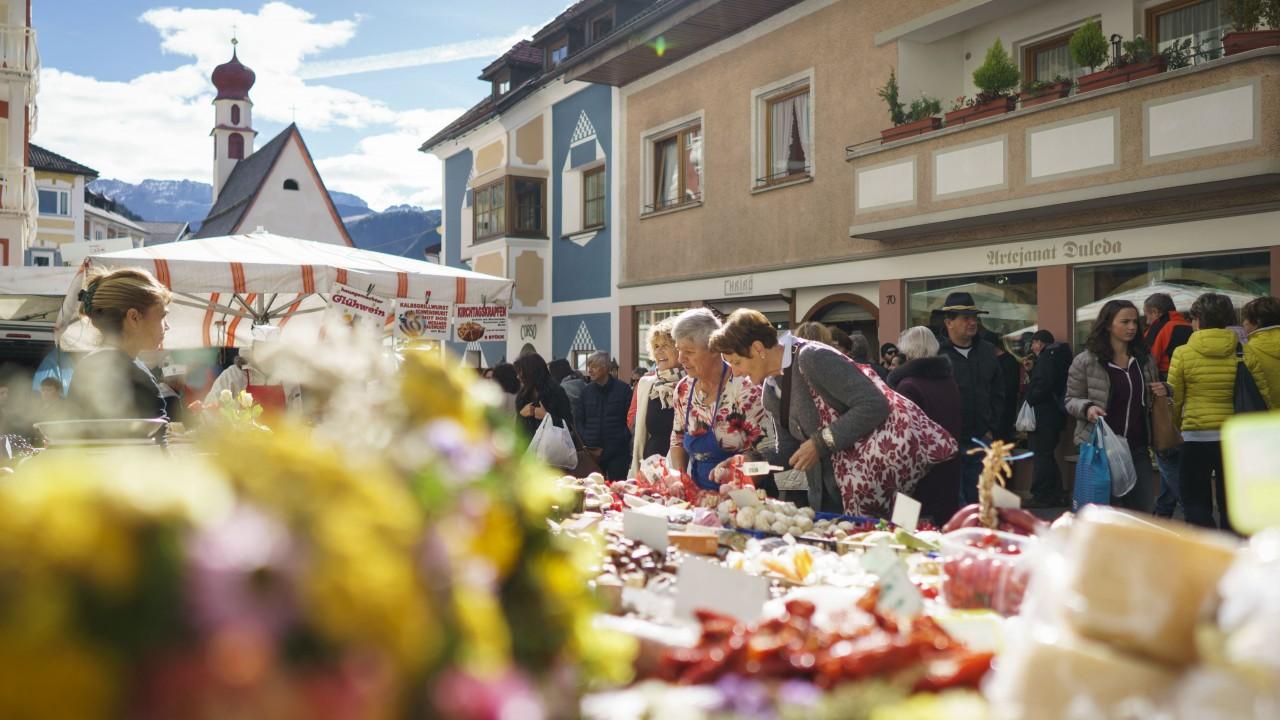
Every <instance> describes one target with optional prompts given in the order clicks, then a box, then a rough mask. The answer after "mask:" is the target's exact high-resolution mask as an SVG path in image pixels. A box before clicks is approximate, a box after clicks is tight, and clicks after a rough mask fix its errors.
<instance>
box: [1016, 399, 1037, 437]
mask: <svg viewBox="0 0 1280 720" xmlns="http://www.w3.org/2000/svg"><path fill="white" fill-rule="evenodd" d="M1013 429H1015V430H1017V431H1019V432H1028V433H1029V432H1035V431H1036V411H1035V410H1034V409H1033V408H1032V407H1031V404H1030V403H1028V402H1027V401H1026V400H1023V401H1022V407H1021V408H1018V421H1017V422H1016V423H1014V425H1013Z"/></svg>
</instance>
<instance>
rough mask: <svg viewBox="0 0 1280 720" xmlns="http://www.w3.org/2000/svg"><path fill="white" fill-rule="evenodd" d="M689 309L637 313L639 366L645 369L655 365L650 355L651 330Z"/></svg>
mask: <svg viewBox="0 0 1280 720" xmlns="http://www.w3.org/2000/svg"><path fill="white" fill-rule="evenodd" d="M688 309H689V306H688V305H677V306H675V307H665V308H658V309H656V310H637V311H636V351H637V353H636V355H637V359H638V360H639V364H641V365H644V366H645V367H652V366H653V364H654V361H653V356H652V355H650V354H649V328H651V327H653V326H654V325H657V324H658V323H660V322H662V321H663V320H668V319H670V318H673V317H676V316H677V315H679V314H680V313H682V312H684V311H685V310H688Z"/></svg>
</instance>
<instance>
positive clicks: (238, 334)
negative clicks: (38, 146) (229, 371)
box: [57, 231, 512, 350]
mask: <svg viewBox="0 0 1280 720" xmlns="http://www.w3.org/2000/svg"><path fill="white" fill-rule="evenodd" d="M130 267H136V268H142V269H144V270H147V271H149V272H151V273H152V274H153V275H155V276H156V279H158V280H159V281H160V282H161V283H163V284H164V285H165V286H166V287H168V288H169V289H170V290H172V291H173V293H174V299H173V304H172V305H171V306H170V319H169V324H170V328H171V329H170V331H169V333H168V334H167V335H166V336H165V346H166V347H170V348H183V347H223V346H225V347H244V346H247V345H249V344H250V342H251V338H250V333H249V329H250V327H252V326H253V325H275V326H277V327H280V328H281V330H282V331H284V330H286V326H290V325H292V326H306V327H308V328H317V327H318V325H319V321H320V318H321V316H322V315H323V313H322V312H320V311H322V310H324V309H325V307H326V305H325V301H324V297H323V296H324V295H327V294H328V293H329V292H330V291H331V290H332V289H333V288H334V286H335V285H348V286H351V287H354V288H356V289H358V290H361V291H364V292H368V293H370V294H374V295H379V296H382V297H386V298H404V299H409V300H414V301H417V302H422V301H424V300H426V299H427V298H430V301H431V302H433V303H441V304H463V303H473V304H480V303H488V304H499V305H509V304H510V302H511V289H512V282H511V281H510V280H507V279H505V278H500V277H494V276H492V275H485V274H483V273H477V272H471V271H469V270H460V269H458V268H452V267H447V266H444V265H437V264H434V263H429V262H425V261H421V260H412V259H410V258H405V257H400V256H397V255H389V254H386V253H379V252H371V251H368V250H358V249H356V248H351V247H346V246H342V245H331V244H328V243H319V242H312V241H310V240H301V239H298V238H291V237H284V236H281V235H273V234H271V233H267V232H261V231H259V232H254V233H250V234H247V235H227V236H222V237H212V238H201V239H198V240H184V241H181V242H175V243H167V244H164V245H156V246H154V247H143V248H138V249H135V250H123V251H120V252H113V253H103V254H101V255H91V256H89V257H88V258H87V259H86V260H85V261H84V264H83V266H82V267H81V268H80V272H78V273H77V274H76V276H75V279H74V280H73V281H72V282H71V286H70V287H69V288H68V289H67V294H66V297H65V298H64V299H63V303H62V311H61V314H60V316H59V318H58V325H57V333H58V338H59V344H60V345H61V346H62V347H63V349H66V350H85V349H90V348H93V347H96V346H97V344H98V342H99V337H98V334H97V332H96V331H95V330H94V329H93V327H92V326H91V325H89V323H88V322H86V321H85V320H84V319H83V318H81V317H80V313H79V310H80V300H79V294H80V290H81V289H82V288H83V287H84V278H85V276H86V274H87V273H89V272H92V271H94V270H96V269H99V268H100V269H103V270H107V271H111V270H117V269H120V268H130Z"/></svg>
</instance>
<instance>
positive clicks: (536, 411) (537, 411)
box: [533, 405, 547, 420]
mask: <svg viewBox="0 0 1280 720" xmlns="http://www.w3.org/2000/svg"><path fill="white" fill-rule="evenodd" d="M533 416H534V417H535V418H537V419H539V420H541V419H542V418H544V417H546V416H547V411H546V410H545V409H543V407H542V406H541V405H534V406H533Z"/></svg>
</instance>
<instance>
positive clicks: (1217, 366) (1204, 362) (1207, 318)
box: [1169, 293, 1271, 530]
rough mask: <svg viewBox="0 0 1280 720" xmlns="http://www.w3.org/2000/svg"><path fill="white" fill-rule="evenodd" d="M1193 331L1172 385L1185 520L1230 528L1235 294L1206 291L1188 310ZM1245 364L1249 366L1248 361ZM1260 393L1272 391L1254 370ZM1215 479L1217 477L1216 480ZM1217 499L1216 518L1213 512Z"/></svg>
mask: <svg viewBox="0 0 1280 720" xmlns="http://www.w3.org/2000/svg"><path fill="white" fill-rule="evenodd" d="M1187 314H1188V315H1190V316H1191V327H1192V328H1193V329H1194V331H1195V332H1193V333H1191V338H1190V339H1188V340H1187V342H1186V344H1185V345H1183V346H1181V347H1179V348H1178V349H1177V350H1174V351H1173V360H1171V361H1170V363H1169V386H1170V387H1171V388H1173V406H1174V417H1180V418H1181V422H1182V424H1181V430H1182V441H1183V442H1182V468H1181V473H1180V475H1179V478H1178V484H1179V487H1180V490H1181V497H1182V508H1183V512H1184V513H1185V515H1186V518H1187V522H1189V523H1191V524H1192V525H1202V526H1205V527H1220V528H1222V529H1224V530H1229V529H1231V519H1230V517H1229V514H1228V512H1227V490H1226V485H1225V483H1223V478H1222V433H1221V430H1222V423H1223V422H1224V421H1226V419H1227V418H1229V417H1231V416H1232V415H1234V414H1235V385H1236V365H1237V364H1238V363H1239V362H1240V359H1239V358H1238V357H1237V356H1236V353H1237V350H1238V348H1239V346H1240V342H1239V338H1238V337H1237V336H1236V333H1235V331H1233V330H1231V329H1230V328H1231V326H1232V325H1234V324H1235V322H1236V310H1235V306H1234V305H1232V304H1231V298H1229V297H1227V296H1226V295H1220V294H1218V293H1205V294H1203V295H1201V296H1200V297H1198V298H1196V300H1195V302H1193V303H1192V304H1191V310H1190V311H1189V312H1188V313H1187ZM1246 366H1247V365H1246ZM1253 379H1254V381H1255V382H1256V383H1257V385H1258V390H1259V391H1260V392H1261V393H1262V396H1263V397H1264V398H1265V397H1269V395H1270V392H1271V387H1270V383H1268V382H1267V376H1266V375H1265V374H1262V373H1254V374H1253ZM1215 478H1216V482H1215ZM1215 498H1216V500H1217V503H1218V516H1219V519H1218V520H1217V521H1215V520H1214V517H1213V504H1214V500H1215Z"/></svg>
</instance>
